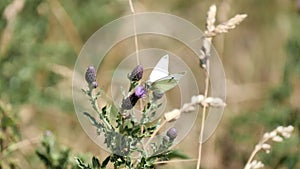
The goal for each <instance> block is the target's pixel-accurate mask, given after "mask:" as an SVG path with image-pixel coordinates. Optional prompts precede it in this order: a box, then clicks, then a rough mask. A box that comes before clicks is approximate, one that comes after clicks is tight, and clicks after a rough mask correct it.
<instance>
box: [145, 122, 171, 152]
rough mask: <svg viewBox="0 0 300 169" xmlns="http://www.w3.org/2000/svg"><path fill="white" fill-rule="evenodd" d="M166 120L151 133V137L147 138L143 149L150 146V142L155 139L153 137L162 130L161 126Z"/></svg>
mask: <svg viewBox="0 0 300 169" xmlns="http://www.w3.org/2000/svg"><path fill="white" fill-rule="evenodd" d="M167 122H168V121H167V120H164V121H163V122H162V123H161V125H160V126H159V127H158V128H157V129H156V130H155V131H154V132H153V134H152V135H151V137H150V138H149V140H148V141H147V143H146V144H145V147H148V145H149V144H150V142H151V141H152V140H153V138H154V137H155V135H156V134H157V133H158V132H159V130H160V129H162V128H163V126H164V125H165V124H166V123H167Z"/></svg>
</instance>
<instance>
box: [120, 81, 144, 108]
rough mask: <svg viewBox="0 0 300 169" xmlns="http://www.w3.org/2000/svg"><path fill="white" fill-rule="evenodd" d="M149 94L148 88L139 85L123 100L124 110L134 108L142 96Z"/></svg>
mask: <svg viewBox="0 0 300 169" xmlns="http://www.w3.org/2000/svg"><path fill="white" fill-rule="evenodd" d="M146 94H147V91H146V89H145V88H144V87H143V86H138V87H137V88H136V89H135V91H134V93H132V94H131V95H130V96H128V97H127V98H125V99H124V100H123V101H122V105H121V107H122V109H124V110H130V109H132V108H133V107H134V106H135V104H136V103H137V101H138V100H139V99H140V98H143V97H145V96H146Z"/></svg>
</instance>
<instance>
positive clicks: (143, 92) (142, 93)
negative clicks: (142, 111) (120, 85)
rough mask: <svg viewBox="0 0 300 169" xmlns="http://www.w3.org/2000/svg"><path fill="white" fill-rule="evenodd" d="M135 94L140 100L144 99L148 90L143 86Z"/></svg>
mask: <svg viewBox="0 0 300 169" xmlns="http://www.w3.org/2000/svg"><path fill="white" fill-rule="evenodd" d="M134 94H135V95H136V96H137V97H139V98H142V97H145V96H146V94H147V91H146V89H145V88H144V87H143V86H138V87H137V88H136V89H135V91H134Z"/></svg>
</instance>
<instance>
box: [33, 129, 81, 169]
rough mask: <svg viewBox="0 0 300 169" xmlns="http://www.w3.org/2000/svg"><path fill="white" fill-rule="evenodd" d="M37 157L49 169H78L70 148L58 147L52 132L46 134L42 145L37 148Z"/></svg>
mask: <svg viewBox="0 0 300 169" xmlns="http://www.w3.org/2000/svg"><path fill="white" fill-rule="evenodd" d="M36 155H37V156H38V157H39V159H40V160H41V161H42V162H43V163H44V165H45V166H46V167H47V168H48V169H67V168H72V169H77V168H78V167H77V165H75V162H74V161H73V160H72V157H71V150H70V148H66V147H57V146H56V141H55V138H54V136H53V135H52V133H51V132H50V131H47V132H46V133H45V134H44V136H43V138H42V140H41V143H40V145H39V146H38V147H37V148H36Z"/></svg>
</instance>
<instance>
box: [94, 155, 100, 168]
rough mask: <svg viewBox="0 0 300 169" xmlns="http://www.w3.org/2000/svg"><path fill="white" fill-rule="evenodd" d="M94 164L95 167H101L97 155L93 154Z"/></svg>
mask: <svg viewBox="0 0 300 169" xmlns="http://www.w3.org/2000/svg"><path fill="white" fill-rule="evenodd" d="M92 164H93V168H94V169H98V168H100V167H101V164H100V162H99V160H98V158H97V157H95V156H93V158H92Z"/></svg>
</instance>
